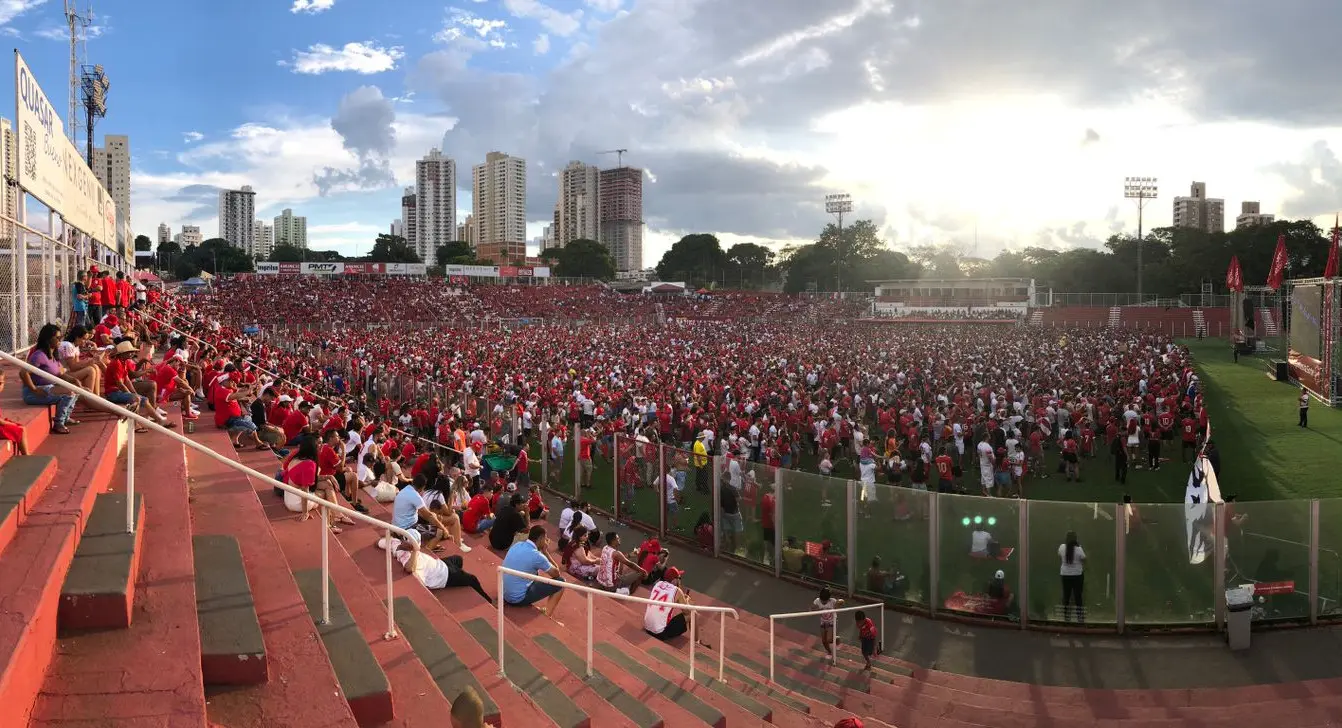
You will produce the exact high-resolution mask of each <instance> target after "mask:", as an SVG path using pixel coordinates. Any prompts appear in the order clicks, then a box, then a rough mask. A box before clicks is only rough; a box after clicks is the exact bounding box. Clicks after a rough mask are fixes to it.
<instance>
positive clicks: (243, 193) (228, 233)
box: [183, 185, 256, 250]
mask: <svg viewBox="0 0 1342 728" xmlns="http://www.w3.org/2000/svg"><path fill="white" fill-rule="evenodd" d="M255 221H256V191H255V190H253V189H252V188H251V186H250V185H243V186H242V189H240V190H219V237H221V238H223V239H224V240H227V241H228V243H229V244H230V245H232V246H233V247H235V248H242V249H243V250H252V249H254V248H255V247H256V241H255V240H254V239H253V238H252V235H253V233H254V231H255V228H254V227H253V226H252V223H253V222H255ZM183 232H185V229H184V230H183ZM183 237H185V235H183ZM185 245H186V244H185V243H183V247H185Z"/></svg>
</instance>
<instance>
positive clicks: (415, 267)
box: [405, 263, 429, 276]
mask: <svg viewBox="0 0 1342 728" xmlns="http://www.w3.org/2000/svg"><path fill="white" fill-rule="evenodd" d="M405 274H406V275H408V276H424V275H428V274H429V265H428V263H406V264H405Z"/></svg>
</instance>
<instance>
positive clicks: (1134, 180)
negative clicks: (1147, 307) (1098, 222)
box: [1123, 177, 1157, 303]
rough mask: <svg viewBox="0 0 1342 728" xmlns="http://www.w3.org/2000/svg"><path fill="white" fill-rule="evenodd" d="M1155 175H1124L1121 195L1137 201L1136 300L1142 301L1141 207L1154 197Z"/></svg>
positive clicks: (1155, 191) (1155, 188) (1155, 189)
mask: <svg viewBox="0 0 1342 728" xmlns="http://www.w3.org/2000/svg"><path fill="white" fill-rule="evenodd" d="M1156 193H1157V187H1156V178H1155V177H1124V178H1123V196H1124V197H1126V198H1128V199H1129V200H1136V201H1137V302H1138V303H1141V301H1142V209H1143V208H1145V207H1146V202H1147V200H1154V199H1156Z"/></svg>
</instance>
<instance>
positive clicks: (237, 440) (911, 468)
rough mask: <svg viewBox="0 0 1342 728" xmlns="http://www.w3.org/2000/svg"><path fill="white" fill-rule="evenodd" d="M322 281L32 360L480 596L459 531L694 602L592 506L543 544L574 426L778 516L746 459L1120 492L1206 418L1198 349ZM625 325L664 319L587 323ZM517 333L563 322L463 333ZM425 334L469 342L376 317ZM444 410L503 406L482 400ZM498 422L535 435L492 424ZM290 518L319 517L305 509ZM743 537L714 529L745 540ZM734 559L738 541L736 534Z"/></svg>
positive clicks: (780, 312)
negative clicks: (186, 428) (174, 413)
mask: <svg viewBox="0 0 1342 728" xmlns="http://www.w3.org/2000/svg"><path fill="white" fill-rule="evenodd" d="M316 280H318V279H313V278H302V277H284V278H277V279H267V278H263V277H259V276H254V277H250V278H246V279H242V280H238V281H233V282H230V283H227V284H225V285H223V286H222V287H220V288H219V289H218V290H217V291H216V292H214V293H213V294H210V295H207V296H198V297H195V298H193V299H184V298H182V299H179V298H174V297H164V298H162V300H160V296H159V294H158V292H157V291H151V292H150V293H151V295H149V296H147V297H144V298H140V299H138V300H136V299H134V298H132V299H130V300H127V301H125V302H121V301H116V302H115V303H114V304H113V305H107V304H104V305H103V306H101V307H100V310H99V312H98V315H99V319H98V320H97V322H96V325H95V326H94V327H93V328H92V329H91V330H88V329H84V328H83V327H80V326H74V327H71V328H70V329H69V330H68V331H66V330H63V329H62V328H61V327H57V326H54V325H53V326H49V327H47V328H46V329H44V330H43V331H42V332H41V334H40V335H39V337H38V346H37V347H35V348H34V349H33V351H32V353H31V355H30V357H29V361H30V362H31V363H33V364H34V365H37V366H39V367H41V368H42V369H44V370H45V371H47V372H49V373H51V374H52V375H53V376H59V377H62V378H65V379H68V380H69V381H75V382H78V383H79V384H81V386H84V387H85V388H87V389H89V390H90V391H92V392H94V393H95V394H98V395H101V396H102V397H105V398H106V399H107V400H109V401H112V402H115V403H117V404H122V405H123V406H126V407H128V408H130V409H134V410H137V411H139V412H140V413H142V414H144V415H146V416H148V417H151V418H154V419H157V420H159V421H160V422H164V423H168V422H170V420H169V419H168V414H169V413H168V410H167V408H169V407H174V406H179V407H180V408H181V413H182V416H183V417H184V418H185V419H187V420H195V419H197V418H199V417H201V416H203V414H204V413H203V410H202V408H206V409H211V410H213V420H214V424H215V425H216V426H217V427H219V428H221V429H224V430H227V431H228V432H229V435H230V438H231V440H232V442H233V444H234V446H235V447H237V448H240V449H241V448H249V447H254V448H256V449H258V450H264V451H269V452H272V453H274V455H275V456H276V457H277V458H278V459H280V460H281V463H280V465H279V468H280V472H281V473H282V474H283V475H284V479H285V481H286V482H288V483H290V484H295V485H298V486H302V487H305V488H307V489H309V490H313V491H318V492H321V493H323V494H325V495H326V496H328V497H331V498H335V497H337V496H339V497H341V498H344V499H346V500H348V501H349V502H350V503H351V504H352V506H353V507H354V508H355V509H357V510H360V511H364V512H368V511H369V510H370V509H374V508H383V509H386V508H389V509H390V520H391V521H392V522H393V523H394V524H395V525H396V526H398V527H401V528H404V529H406V530H407V531H409V532H411V533H414V534H415V538H414V539H413V540H414V541H415V542H416V543H415V544H414V545H411V544H409V543H406V544H390V543H384V544H383V546H384V547H386V548H389V549H394V550H395V551H396V554H397V558H398V559H399V560H400V561H401V562H402V564H403V565H404V566H405V568H406V569H407V570H408V571H410V572H411V573H414V574H415V575H416V576H418V577H419V578H420V580H421V581H423V582H424V583H425V585H426V586H429V587H430V588H449V587H469V588H472V589H474V590H475V591H476V592H478V593H479V594H480V595H481V596H482V597H483V598H484V599H486V600H492V598H491V597H490V596H489V595H488V594H487V593H486V592H485V591H484V590H483V589H482V588H481V585H480V583H479V580H478V579H476V578H475V577H473V576H471V575H470V574H468V573H466V572H465V570H464V569H463V568H462V562H461V561H460V559H459V557H455V558H454V557H451V556H449V557H447V558H442V557H440V556H438V555H437V554H436V553H435V552H436V551H437V550H441V549H442V548H443V547H444V546H445V545H446V544H455V546H456V548H457V549H458V550H460V551H461V552H467V551H469V549H470V547H469V546H467V545H466V544H465V542H464V541H463V534H481V535H487V536H488V539H489V543H490V545H491V546H493V547H495V548H497V549H499V550H500V551H502V552H505V554H506V555H505V556H504V564H505V565H506V566H510V567H512V568H516V569H518V570H519V571H524V572H530V573H534V574H539V575H542V576H547V575H548V576H549V577H551V578H561V577H565V576H566V577H567V578H571V579H580V580H583V581H588V582H590V583H594V584H596V585H598V586H600V587H602V588H606V589H610V590H630V591H632V590H635V589H638V588H640V587H647V588H649V589H650V590H652V591H651V593H653V594H656V595H658V598H665V601H667V602H668V603H682V604H683V603H688V600H689V597H688V593H687V592H685V591H684V590H683V589H682V588H681V587H680V585H679V580H680V577H681V576H682V572H681V571H680V569H678V568H676V567H675V566H673V565H671V563H670V554H669V552H668V551H667V550H666V549H665V548H663V547H662V545H661V544H660V543H658V542H657V541H656V540H655V539H649V540H647V541H644V542H643V543H641V544H639V545H638V546H637V547H635V548H633V549H631V550H628V551H626V550H625V545H624V544H622V543H621V542H620V537H619V535H618V534H616V533H614V532H609V533H604V534H603V533H601V532H599V531H598V530H597V527H596V524H595V522H594V521H593V519H592V518H591V513H590V508H587V507H586V506H585V504H582V503H572V504H569V506H568V507H567V508H566V509H565V510H564V511H563V512H562V513H560V514H559V516H558V521H557V528H555V529H550V528H549V527H548V526H547V523H548V521H549V519H550V516H551V514H550V513H549V511H548V509H547V508H546V507H545V504H544V501H543V500H542V498H541V496H540V492H539V489H538V488H537V487H536V486H534V485H533V484H531V483H530V478H529V475H528V467H527V465H528V454H527V450H526V449H525V447H524V445H525V443H524V442H522V441H520V436H521V435H522V434H523V433H528V434H529V433H532V432H533V425H536V424H538V423H540V422H543V421H544V422H548V423H550V424H551V427H552V429H553V430H554V431H555V432H556V434H557V435H558V436H559V439H560V443H561V445H560V447H561V448H562V443H564V442H565V441H566V440H567V434H568V432H569V429H568V428H577V429H578V431H579V432H580V433H582V435H583V437H581V438H580V441H581V442H583V443H584V444H585V445H586V447H587V452H586V460H587V462H588V464H589V466H590V462H591V459H592V457H593V448H594V447H595V445H596V443H598V442H606V443H609V441H610V439H609V438H610V437H611V436H613V435H614V434H617V433H624V434H628V435H639V436H642V437H644V438H646V439H647V440H649V441H650V442H663V443H672V444H676V445H679V446H681V447H684V448H687V449H692V451H693V453H694V454H695V455H707V454H710V453H711V454H720V455H723V456H725V458H726V462H728V463H729V466H728V471H727V472H728V477H726V478H724V483H726V484H727V487H726V488H725V489H724V491H730V492H731V494H732V499H731V503H732V506H731V507H732V508H734V509H735V508H737V507H738V496H744V497H740V498H739V503H740V504H742V505H741V506H740V507H749V508H755V509H759V508H761V507H762V506H763V504H765V503H767V502H770V501H769V499H768V493H767V490H768V489H769V488H770V487H771V484H770V482H769V481H768V480H767V479H766V480H765V482H763V483H754V481H753V480H752V481H751V482H752V487H755V488H758V489H760V490H762V491H766V492H764V493H763V494H762V495H763V497H756V496H759V495H761V494H760V493H744V492H742V490H743V488H744V487H745V483H744V481H745V478H742V477H740V476H741V473H742V469H741V468H740V467H739V463H742V462H747V461H748V462H751V463H762V464H765V465H767V466H771V467H779V468H794V469H809V470H814V471H818V472H820V473H822V474H836V475H843V476H845V477H855V478H856V479H858V480H860V482H861V484H862V499H863V505H862V508H863V509H864V512H867V509H869V508H870V506H871V505H872V502H873V501H874V500H875V492H874V488H871V487H870V486H872V485H874V484H875V483H876V482H878V481H882V482H886V483H890V484H892V485H898V486H905V485H907V486H908V487H910V488H913V489H918V490H930V489H936V490H939V491H942V492H966V491H967V492H972V493H975V494H983V495H994V496H1001V497H1019V496H1021V495H1023V494H1024V492H1025V484H1026V482H1027V481H1028V479H1029V478H1033V477H1039V478H1044V477H1049V476H1050V475H1051V474H1052V473H1051V472H1050V468H1048V467H1046V465H1045V460H1044V452H1045V450H1047V449H1050V448H1056V449H1057V450H1058V452H1059V453H1060V456H1059V458H1058V459H1057V462H1058V471H1057V472H1058V473H1061V474H1062V475H1064V476H1065V477H1066V478H1068V479H1069V480H1078V481H1079V480H1081V479H1082V477H1083V475H1088V474H1089V468H1088V467H1085V466H1083V460H1084V459H1085V458H1086V457H1088V456H1092V457H1093V456H1094V455H1096V453H1097V452H1098V451H1100V450H1101V449H1102V448H1103V449H1107V450H1108V451H1109V452H1111V453H1112V455H1113V458H1114V463H1115V465H1114V468H1115V470H1114V477H1115V478H1116V479H1118V480H1119V481H1120V482H1122V481H1123V480H1124V479H1125V478H1126V472H1127V467H1128V463H1129V462H1130V461H1132V460H1141V461H1142V462H1144V463H1145V464H1146V467H1150V468H1152V469H1159V467H1160V462H1161V456H1160V453H1161V447H1162V444H1169V445H1171V446H1172V442H1173V441H1176V440H1177V441H1180V442H1181V443H1183V450H1182V452H1183V453H1186V452H1187V450H1188V449H1189V447H1190V446H1191V445H1192V444H1193V443H1194V442H1195V441H1196V440H1197V436H1198V433H1201V432H1202V431H1203V430H1204V429H1205V426H1206V412H1205V409H1203V407H1202V398H1201V394H1200V392H1199V387H1198V381H1197V377H1196V375H1195V374H1193V371H1192V368H1191V363H1190V361H1189V359H1188V355H1187V352H1186V351H1184V350H1182V349H1180V348H1178V347H1176V346H1175V345H1174V344H1173V343H1172V342H1171V341H1170V340H1169V339H1168V338H1165V337H1162V336H1160V335H1158V334H1154V333H1149V332H1142V331H1137V330H1132V329H1104V330H1077V331H1066V332H1061V333H1060V332H1059V331H1058V330H1056V329H1044V328H1035V327H1022V326H1015V325H1003V326H1000V327H996V328H988V329H986V328H984V327H981V326H974V327H969V326H956V325H953V324H951V325H944V326H924V327H917V328H907V327H892V326H881V325H875V324H862V323H860V322H857V321H856V320H855V319H856V317H857V316H858V315H859V314H860V313H861V306H862V305H864V304H861V303H859V302H853V301H845V300H839V299H829V298H815V297H812V298H794V297H787V296H781V295H769V294H754V293H740V294H717V293H715V294H712V295H704V294H696V295H694V296H690V297H684V296H681V297H676V298H671V299H666V298H663V297H659V296H648V295H644V294H634V295H630V294H621V293H616V292H614V291H611V290H610V289H607V288H605V287H603V286H575V287H564V286H534V287H527V286H522V287H504V286H486V287H479V288H469V287H452V286H445V285H443V284H442V282H441V281H437V282H435V281H425V280H397V279H392V278H384V279H367V280H365V279H358V280H353V279H340V280H334V281H327V280H321V281H320V282H314V281H316ZM612 308H614V309H617V310H621V311H623V312H625V313H626V314H630V313H632V314H634V315H642V314H647V313H649V312H651V313H652V315H655V316H657V317H658V319H659V321H664V323H657V324H651V323H639V324H609V323H580V322H583V321H589V320H595V319H600V318H602V316H603V314H604V313H606V312H607V311H608V310H609V309H612ZM845 314H846V315H847V316H848V318H847V319H844V318H842V317H843V316H844V315H845ZM971 315H975V316H984V317H992V316H997V315H1000V313H999V312H997V311H995V310H982V309H976V310H975V311H973V312H971ZM421 316H422V317H423V319H420V317H421ZM515 317H523V318H531V317H535V318H538V319H551V318H553V319H558V320H564V321H566V322H567V323H566V324H565V326H564V327H562V328H559V327H555V326H548V325H529V326H512V327H480V326H478V325H474V322H478V321H480V320H481V319H484V318H515ZM724 319H725V320H724ZM416 320H424V321H438V322H442V321H448V322H452V323H448V324H438V325H435V326H433V327H432V328H427V327H421V328H418V329H414V330H406V329H405V328H404V327H395V326H391V327H388V326H384V325H383V324H386V323H388V322H396V321H401V322H413V321H416ZM312 322H316V323H320V324H325V325H326V326H325V327H324V328H317V329H301V330H299V329H283V330H281V331H279V332H270V333H268V334H267V335H266V336H254V335H248V334H245V333H243V329H244V327H245V326H247V325H249V324H253V323H272V324H280V323H312ZM372 324H377V326H373V325H372ZM808 324H810V325H808ZM159 352H161V353H162V355H161V356H160V355H159ZM389 378H410V379H411V380H412V381H415V382H417V383H418V386H415V387H411V388H408V389H406V388H400V389H399V390H398V391H400V392H401V395H400V397H399V398H398V399H393V398H392V397H389V396H387V395H386V394H385V389H384V388H381V387H379V388H378V389H377V390H374V389H373V388H372V387H371V386H370V385H377V384H381V383H385V382H386V381H387V380H388V379H389ZM3 384H4V381H3V378H0V386H3ZM23 389H24V400H25V401H26V402H29V403H30V404H42V405H51V404H55V405H56V406H57V416H56V418H55V420H54V421H53V431H56V432H60V431H68V429H67V428H68V427H69V426H71V425H75V424H78V423H77V421H76V420H73V419H72V417H71V415H72V414H73V411H74V408H75V404H76V403H75V401H74V399H73V398H72V397H69V396H68V395H64V394H62V393H61V392H59V391H53V389H52V388H51V387H50V385H47V384H43V383H42V382H36V381H31V378H30V377H28V376H26V374H25V376H24V377H23ZM445 392H463V393H469V394H472V395H480V396H483V397H487V398H488V400H489V401H491V402H497V403H498V405H497V406H496V407H495V408H494V409H493V411H490V412H484V411H480V410H478V409H467V408H464V407H463V405H462V400H460V399H457V398H453V400H452V401H450V402H449V401H445V400H444V399H442V397H441V393H445ZM84 404H85V405H86V406H89V407H92V408H95V409H96V408H98V407H99V406H100V405H99V403H97V402H93V403H84ZM505 407H506V408H509V410H511V411H512V412H515V413H516V414H517V415H518V419H519V421H520V422H521V423H522V431H521V432H517V433H514V432H511V430H510V429H509V428H506V427H504V426H503V424H502V420H503V419H504V413H505V411H507V410H505ZM15 429H17V430H18V431H19V433H18V435H15V432H14V431H15ZM505 431H507V432H508V436H507V437H500V435H501V434H502V433H504V432H505ZM414 435H418V436H419V438H423V439H417V438H416V437H414ZM16 437H18V438H19V439H20V440H21V428H16V427H15V426H13V424H12V423H9V422H7V421H3V420H0V438H5V439H15V438H16ZM491 437H493V440H492V441H491ZM435 444H436V445H441V446H442V447H441V448H435V447H433V445H435ZM20 447H22V444H20ZM1143 448H1145V450H1144V452H1143ZM598 451H599V448H598ZM499 456H503V457H504V458H505V459H506V462H504V464H502V465H500V462H503V461H500V460H499V459H498V458H499ZM581 457H582V456H581V455H580V458H581ZM696 460H697V458H696ZM732 463H736V464H738V467H737V468H736V469H735V470H732V469H731V464H732ZM975 465H977V468H975ZM845 468H846V469H847V471H846V472H844V469H845ZM733 473H734V474H733ZM649 485H652V486H653V487H657V485H656V484H651V483H649ZM286 503H287V505H288V506H289V507H290V509H291V510H294V511H295V512H297V513H300V514H301V516H300V517H307V510H308V505H309V504H308V502H305V501H303V500H302V499H300V498H297V497H289V498H286ZM723 508H724V509H725V508H727V505H726V500H725V499H724V503H723ZM738 513H739V511H733V512H732V513H729V514H727V515H733V514H738ZM751 515H752V518H753V519H754V520H762V518H761V517H762V516H763V515H764V514H763V513H753V514H751ZM769 517H770V518H771V517H772V516H771V515H770V516H769ZM339 521H340V519H335V520H334V521H333V522H332V524H331V527H332V528H333V529H339V527H340V524H339ZM740 521H741V519H740V518H739V517H737V518H726V519H724V526H725V527H726V528H728V529H734V530H736V531H739V530H740V527H741V526H740ZM732 535H733V536H734V535H735V534H732ZM552 536H553V539H552ZM724 542H725V543H727V544H729V548H728V550H731V548H730V544H734V543H735V539H734V538H731V539H724ZM561 597H562V591H560V590H559V589H558V588H557V587H554V586H552V585H549V584H546V583H544V582H537V581H529V580H525V579H522V578H520V577H509V578H508V579H506V580H505V588H504V593H502V594H500V595H497V598H502V599H503V600H504V601H505V602H506V603H508V604H513V605H527V604H538V603H540V602H545V611H546V612H547V613H548V614H550V615H551V616H554V614H555V609H556V608H557V607H558V602H559V600H560V598H561ZM664 609H665V611H664V612H660V611H659V612H656V613H654V612H653V610H652V609H649V613H648V616H647V617H646V618H645V629H647V631H648V632H649V633H650V634H653V635H655V636H659V637H662V638H664V639H671V638H674V637H678V636H679V635H680V634H682V633H683V632H684V618H683V615H680V616H677V615H675V614H674V612H675V610H674V608H664Z"/></svg>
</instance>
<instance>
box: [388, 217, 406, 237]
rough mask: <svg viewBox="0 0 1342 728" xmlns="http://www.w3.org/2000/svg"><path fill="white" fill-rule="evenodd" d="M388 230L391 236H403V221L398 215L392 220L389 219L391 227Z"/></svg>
mask: <svg viewBox="0 0 1342 728" xmlns="http://www.w3.org/2000/svg"><path fill="white" fill-rule="evenodd" d="M388 232H390V233H391V235H392V236H393V237H397V238H404V237H405V222H404V221H402V220H401V218H399V217H398V218H396V219H395V220H392V221H391V229H390V230H389V231H388Z"/></svg>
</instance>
